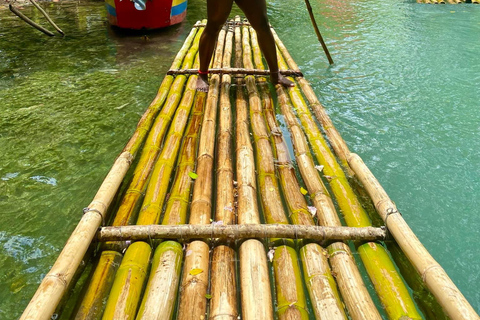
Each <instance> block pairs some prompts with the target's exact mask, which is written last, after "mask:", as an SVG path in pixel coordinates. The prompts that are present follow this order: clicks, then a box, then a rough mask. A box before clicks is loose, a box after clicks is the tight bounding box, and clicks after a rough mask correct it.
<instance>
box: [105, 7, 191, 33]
mask: <svg viewBox="0 0 480 320" xmlns="http://www.w3.org/2000/svg"><path fill="white" fill-rule="evenodd" d="M105 6H106V9H107V16H108V21H109V23H110V25H112V26H116V27H119V28H123V29H133V30H140V29H159V28H165V27H169V26H172V25H174V24H177V23H180V22H182V21H183V20H184V19H185V16H186V15H187V0H162V1H155V0H153V1H152V0H133V1H130V0H123V1H122V0H105Z"/></svg>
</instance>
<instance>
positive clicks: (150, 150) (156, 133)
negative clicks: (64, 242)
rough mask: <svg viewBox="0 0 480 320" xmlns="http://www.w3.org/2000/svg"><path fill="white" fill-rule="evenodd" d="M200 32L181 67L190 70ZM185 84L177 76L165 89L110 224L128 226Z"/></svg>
mask: <svg viewBox="0 0 480 320" xmlns="http://www.w3.org/2000/svg"><path fill="white" fill-rule="evenodd" d="M202 32H203V29H201V28H199V31H198V32H197V33H196V35H195V39H194V41H193V43H192V46H191V47H190V49H189V50H188V53H187V55H186V57H185V59H184V63H183V67H185V66H187V67H190V66H191V65H192V64H193V61H194V58H195V55H196V53H197V51H198V42H199V40H200V36H201V34H202ZM186 81H187V78H186V77H185V76H182V75H180V76H177V77H176V78H175V80H174V82H173V84H172V87H171V88H170V90H169V93H168V96H167V98H166V101H165V105H164V106H163V108H162V110H161V111H160V113H159V115H158V116H157V118H156V120H155V123H154V124H153V126H152V129H151V130H150V132H149V134H148V137H147V140H146V143H145V146H144V147H143V151H142V154H141V156H140V159H139V161H138V164H137V167H136V169H135V171H134V173H133V178H132V181H131V183H130V185H129V187H128V189H127V191H126V193H125V196H124V197H123V199H122V202H121V204H120V207H119V209H118V211H117V213H116V216H115V219H114V221H113V225H114V226H121V225H127V224H131V222H132V220H133V213H134V209H135V207H136V205H137V203H138V201H139V199H140V197H141V195H142V193H143V192H144V190H145V187H146V184H147V181H148V178H149V176H150V173H151V170H152V168H153V165H154V163H155V160H156V158H157V156H158V154H159V152H160V145H161V143H162V140H163V138H164V136H165V133H166V130H167V128H168V125H169V124H170V122H171V119H172V116H173V114H174V112H175V110H176V108H177V106H178V103H179V102H180V99H181V97H182V91H183V87H184V85H185V82H186Z"/></svg>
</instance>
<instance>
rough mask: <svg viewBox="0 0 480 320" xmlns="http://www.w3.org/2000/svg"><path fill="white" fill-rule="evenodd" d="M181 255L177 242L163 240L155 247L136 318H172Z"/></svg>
mask: <svg viewBox="0 0 480 320" xmlns="http://www.w3.org/2000/svg"><path fill="white" fill-rule="evenodd" d="M182 256H183V250H182V246H181V245H180V244H179V243H178V242H175V241H165V242H162V243H161V244H160V245H159V246H158V247H157V249H156V250H155V254H154V256H153V261H152V270H151V272H150V276H149V278H148V283H147V288H146V289H145V295H144V296H143V299H142V303H141V305H140V309H139V311H138V314H137V317H136V319H137V320H150V319H154V320H170V319H171V318H172V315H173V309H174V307H175V297H176V295H177V289H178V282H179V278H180V270H181V262H182Z"/></svg>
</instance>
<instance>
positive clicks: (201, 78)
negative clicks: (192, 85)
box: [197, 74, 208, 92]
mask: <svg viewBox="0 0 480 320" xmlns="http://www.w3.org/2000/svg"><path fill="white" fill-rule="evenodd" d="M197 91H202V92H208V74H199V75H198V78H197Z"/></svg>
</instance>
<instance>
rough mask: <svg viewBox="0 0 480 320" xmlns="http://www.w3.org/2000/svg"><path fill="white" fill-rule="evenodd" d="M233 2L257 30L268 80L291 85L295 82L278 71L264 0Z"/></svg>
mask: <svg viewBox="0 0 480 320" xmlns="http://www.w3.org/2000/svg"><path fill="white" fill-rule="evenodd" d="M235 3H236V4H237V5H238V7H239V8H240V9H242V11H243V12H244V13H245V16H246V17H247V19H248V21H249V22H250V24H251V25H252V27H253V28H254V29H255V31H256V32H257V36H258V43H259V45H260V49H261V50H262V52H263V55H264V56H265V59H266V60H267V63H268V67H269V69H270V80H271V81H272V83H273V84H281V85H283V86H285V87H293V86H294V85H295V84H294V83H293V82H291V81H290V80H288V79H287V78H285V77H283V76H282V75H281V74H280V73H279V72H278V62H277V52H276V49H275V39H274V38H273V34H272V31H271V30H270V25H269V23H268V17H267V4H266V2H265V0H235Z"/></svg>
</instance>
